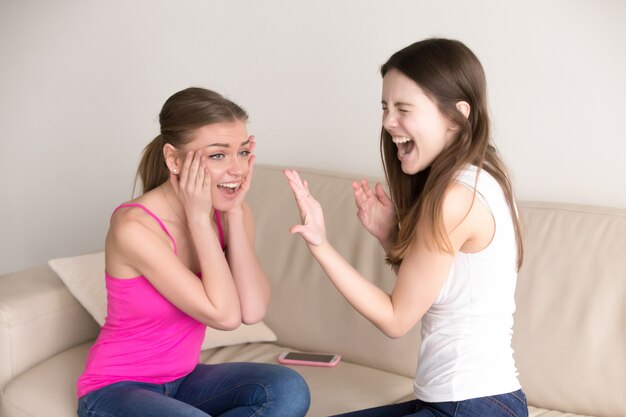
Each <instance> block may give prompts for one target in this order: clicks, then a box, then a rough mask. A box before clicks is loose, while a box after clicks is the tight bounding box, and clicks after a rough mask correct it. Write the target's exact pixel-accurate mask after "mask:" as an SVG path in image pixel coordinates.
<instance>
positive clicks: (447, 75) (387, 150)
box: [380, 38, 524, 269]
mask: <svg viewBox="0 0 626 417" xmlns="http://www.w3.org/2000/svg"><path fill="white" fill-rule="evenodd" d="M391 69H396V70H398V71H400V72H401V73H402V74H404V75H405V76H407V77H409V78H410V79H412V80H413V81H414V82H415V83H416V84H417V85H418V86H419V87H420V88H421V89H422V90H423V91H424V92H425V94H426V95H428V96H429V97H430V99H431V100H433V101H434V102H435V103H436V104H437V106H438V107H439V110H440V111H441V113H442V114H443V115H445V116H446V117H448V118H449V119H450V120H451V121H452V122H453V123H455V124H456V125H457V126H458V127H459V129H458V132H457V133H456V136H455V138H454V139H453V141H452V142H451V144H450V145H449V146H448V147H447V148H446V149H444V150H443V151H442V152H441V154H440V155H438V156H437V158H435V160H434V161H433V162H432V164H431V165H430V167H429V168H427V169H425V170H423V171H421V172H418V173H417V174H415V175H407V174H405V173H404V172H402V168H401V165H400V161H399V160H398V158H397V149H396V146H395V144H394V143H393V142H392V139H391V135H390V134H389V132H387V131H386V130H385V129H384V127H383V129H382V133H381V138H380V150H381V157H382V160H383V166H384V168H385V176H386V178H387V182H388V184H389V189H390V192H391V199H392V201H393V202H394V204H395V206H396V209H397V212H398V226H399V230H398V237H397V239H396V242H395V244H394V245H393V246H392V248H391V250H390V252H389V253H388V255H387V262H389V263H391V264H394V265H398V264H399V263H400V262H402V259H403V258H404V257H405V256H406V253H407V251H408V247H409V245H410V244H411V242H412V240H413V238H414V236H415V229H416V226H417V222H418V220H419V219H421V218H424V219H425V220H426V221H428V222H429V224H430V227H431V232H432V236H433V238H434V243H435V245H436V246H437V249H439V250H441V251H445V252H448V253H452V247H451V244H450V241H449V239H448V236H447V233H446V230H445V227H444V225H443V219H442V203H443V197H444V195H445V193H446V191H447V190H448V189H449V187H450V186H451V185H452V184H453V182H454V180H455V179H456V177H457V175H458V174H459V172H460V171H461V170H462V169H463V168H464V167H465V166H467V165H468V164H472V165H476V166H477V167H478V170H479V171H478V173H479V175H480V170H482V169H484V170H485V171H487V172H488V173H489V174H491V175H492V176H493V177H494V178H495V179H496V180H497V181H498V183H499V184H500V187H502V190H503V191H504V195H505V197H506V200H507V203H508V205H509V208H510V210H511V216H512V218H513V224H514V228H515V237H516V242H517V268H518V269H519V268H520V267H521V265H522V261H523V257H524V249H523V242H522V234H521V230H520V223H519V219H518V216H517V210H516V205H515V199H514V195H513V189H512V185H511V181H510V179H509V174H508V173H507V169H506V167H505V165H504V163H503V161H502V159H501V158H500V156H499V155H498V152H497V151H496V149H495V147H494V146H493V145H492V144H491V142H490V128H489V125H490V123H489V115H488V107H487V84H486V80H485V73H484V70H483V67H482V65H481V64H480V61H479V60H478V58H477V57H476V56H475V55H474V53H473V52H472V51H471V50H470V49H469V48H468V47H467V46H465V45H464V44H463V43H461V42H459V41H456V40H450V39H441V38H432V39H426V40H423V41H420V42H416V43H414V44H412V45H409V46H407V47H406V48H404V49H401V50H400V51H398V52H396V53H394V54H393V55H392V56H391V57H390V58H389V60H388V61H387V62H386V63H385V64H383V65H382V67H381V70H380V72H381V75H382V76H383V77H384V76H385V74H386V73H387V72H388V71H389V70H391ZM459 101H465V102H467V103H468V104H469V105H470V114H469V116H468V117H467V118H466V117H465V116H464V115H463V114H462V113H461V111H459V109H458V108H457V106H456V104H457V103H458V102H459ZM474 192H475V191H474Z"/></svg>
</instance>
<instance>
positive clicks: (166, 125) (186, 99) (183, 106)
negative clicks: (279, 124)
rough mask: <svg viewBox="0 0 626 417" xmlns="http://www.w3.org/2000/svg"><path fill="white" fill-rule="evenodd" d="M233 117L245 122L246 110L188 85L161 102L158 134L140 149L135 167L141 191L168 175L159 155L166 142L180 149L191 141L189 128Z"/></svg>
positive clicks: (225, 99)
mask: <svg viewBox="0 0 626 417" xmlns="http://www.w3.org/2000/svg"><path fill="white" fill-rule="evenodd" d="M237 120H241V121H244V122H245V121H247V120H248V114H247V113H246V111H245V110H244V109H242V108H241V107H240V106H238V105H237V104H235V103H233V102H232V101H230V100H228V99H227V98H225V97H223V96H222V95H220V94H218V93H216V92H215V91H211V90H207V89H204V88H198V87H190V88H187V89H185V90H182V91H179V92H177V93H175V94H173V95H172V96H171V97H170V98H168V99H167V100H166V101H165V104H163V108H162V109H161V113H160V114H159V124H160V125H161V133H160V134H159V135H158V136H157V137H156V138H154V139H153V140H152V142H150V143H149V144H148V145H147V146H146V147H145V148H144V150H143V155H142V158H141V162H140V163H139V168H138V169H137V176H138V177H140V178H141V182H142V184H143V192H144V193H146V192H148V191H150V190H152V189H154V188H156V187H158V186H159V185H161V184H163V183H164V182H165V181H167V180H168V178H169V175H170V174H169V170H168V168H167V166H166V164H165V157H164V155H163V146H164V145H165V144H166V143H169V144H171V145H172V146H174V147H175V148H178V149H180V148H181V147H182V146H183V145H185V144H186V143H187V142H189V141H190V140H191V133H192V132H193V130H195V129H197V128H199V127H202V126H205V125H209V124H213V123H222V122H233V121H237Z"/></svg>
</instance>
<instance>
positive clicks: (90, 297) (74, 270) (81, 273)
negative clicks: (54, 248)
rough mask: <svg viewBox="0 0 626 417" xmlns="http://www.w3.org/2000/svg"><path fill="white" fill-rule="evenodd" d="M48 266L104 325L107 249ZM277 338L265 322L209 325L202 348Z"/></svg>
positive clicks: (54, 262)
mask: <svg viewBox="0 0 626 417" xmlns="http://www.w3.org/2000/svg"><path fill="white" fill-rule="evenodd" d="M48 265H50V268H52V270H53V271H54V272H56V274H57V275H58V276H59V277H60V278H61V281H63V283H64V284H65V286H66V287H67V289H68V290H69V291H70V293H71V294H72V295H73V296H74V297H76V299H77V300H78V302H79V303H80V304H81V305H82V306H83V307H84V308H85V310H87V312H88V313H89V314H91V316H92V317H93V318H94V320H95V321H96V322H97V323H98V324H99V325H100V326H102V325H103V324H104V319H105V318H106V312H107V293H106V284H105V280H104V251H102V252H96V253H90V254H87V255H79V256H72V257H69V258H58V259H51V260H49V261H48ZM275 341H276V335H275V334H274V332H273V331H272V330H271V329H270V328H269V327H267V325H265V323H263V322H259V323H256V324H252V325H249V326H248V325H245V324H243V325H241V326H240V327H239V328H238V329H236V330H230V331H224V330H216V329H213V328H210V327H207V330H206V333H205V335H204V342H203V343H202V350H206V349H211V348H214V347H219V346H231V345H238V344H243V343H254V342H275Z"/></svg>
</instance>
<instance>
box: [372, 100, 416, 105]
mask: <svg viewBox="0 0 626 417" xmlns="http://www.w3.org/2000/svg"><path fill="white" fill-rule="evenodd" d="M380 103H381V104H387V102H386V101H385V100H381V102H380ZM394 104H395V106H413V104H411V103H405V102H403V101H399V102H397V103H394Z"/></svg>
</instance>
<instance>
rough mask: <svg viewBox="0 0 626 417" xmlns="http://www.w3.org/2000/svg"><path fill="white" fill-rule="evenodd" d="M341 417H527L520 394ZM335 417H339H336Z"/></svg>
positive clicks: (406, 405)
mask: <svg viewBox="0 0 626 417" xmlns="http://www.w3.org/2000/svg"><path fill="white" fill-rule="evenodd" d="M340 416H341V417H527V416H528V404H527V402H526V396H525V395H524V393H523V392H522V390H518V391H515V392H511V393H508V394H500V395H492V396H490V397H480V398H472V399H469V400H464V401H451V402H443V403H426V402H424V401H420V400H413V401H408V402H405V403H401V404H393V405H385V406H382V407H376V408H369V409H367V410H361V411H354V412H352V413H346V414H341V415H340ZM335 417H339V415H338V416H335Z"/></svg>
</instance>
